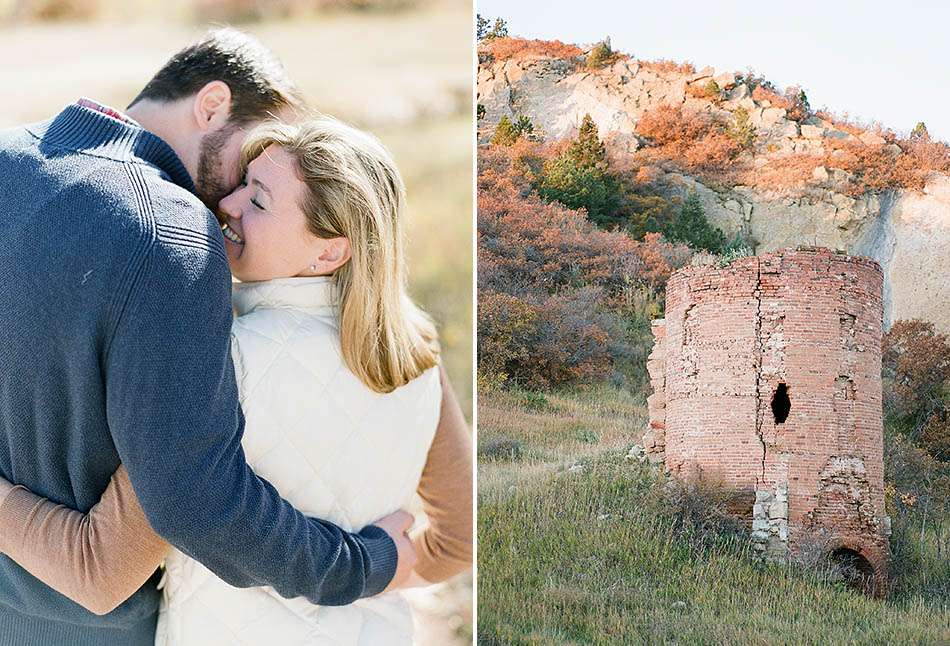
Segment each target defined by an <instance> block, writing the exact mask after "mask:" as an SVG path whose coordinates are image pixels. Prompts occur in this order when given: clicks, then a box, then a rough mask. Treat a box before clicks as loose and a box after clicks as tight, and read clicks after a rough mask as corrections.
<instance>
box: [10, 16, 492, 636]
mask: <svg viewBox="0 0 950 646" xmlns="http://www.w3.org/2000/svg"><path fill="white" fill-rule="evenodd" d="M222 23H227V24H232V25H234V26H236V27H239V28H241V29H244V30H245V31H248V32H250V33H252V34H254V35H255V36H257V37H258V38H259V39H260V40H261V41H262V42H263V43H264V44H265V45H267V46H268V47H269V48H271V49H272V50H273V51H274V52H275V53H276V54H277V55H278V56H279V57H280V58H281V60H282V61H283V63H284V65H285V67H286V68H287V71H288V72H289V73H290V75H291V77H292V78H293V79H294V80H295V81H296V82H297V83H298V84H299V86H300V87H301V88H302V90H303V91H304V94H305V95H306V97H307V99H308V101H309V102H310V104H311V105H312V106H313V107H315V108H317V109H319V110H321V111H323V112H326V113H328V114H332V115H334V116H336V117H339V118H341V119H343V120H345V121H348V122H350V123H352V124H354V125H356V126H359V127H362V128H365V129H367V130H370V131H371V132H373V133H374V134H376V135H377V136H378V137H379V138H380V139H382V141H383V142H384V143H385V144H386V145H387V146H388V147H389V149H390V150H391V151H392V152H393V154H394V156H395V158H396V161H397V163H398V164H399V168H400V170H401V171H402V173H403V176H404V178H405V181H406V185H407V191H408V196H409V213H410V227H409V253H410V272H411V273H410V277H411V288H412V293H413V296H414V297H415V298H416V300H417V301H419V302H420V303H421V304H422V305H423V306H424V307H425V308H426V310H427V311H428V312H429V313H430V314H432V315H433V317H434V318H435V319H436V321H437V322H438V324H439V328H440V333H441V336H442V343H443V350H444V355H443V357H444V362H445V364H446V367H447V369H448V372H449V374H450V376H451V378H452V381H453V384H454V386H455V389H456V391H457V392H458V394H459V398H460V400H461V403H462V409H463V410H464V411H465V414H466V417H467V419H468V420H469V422H471V419H472V418H471V410H472V234H473V233H472V200H473V197H472V168H473V154H474V149H473V136H472V132H473V130H472V42H473V32H472V5H471V3H470V2H466V1H465V0H429V1H426V0H376V1H370V0H271V1H264V2H252V1H249V0H195V1H188V0H0V61H3V62H2V64H0V87H2V88H3V93H4V96H6V97H7V99H6V100H5V101H3V102H2V103H0V128H5V127H8V126H12V125H17V124H20V123H27V122H31V121H39V120H41V119H45V118H47V117H50V116H53V115H54V114H56V113H57V112H59V111H60V110H61V109H62V108H63V107H64V106H65V105H67V104H68V103H71V102H73V101H75V100H76V99H77V98H78V97H80V96H87V97H90V98H93V99H95V100H97V101H100V102H102V103H105V104H107V105H111V106H114V107H117V108H120V109H121V108H124V107H125V106H126V105H128V103H129V101H130V100H131V99H132V98H133V97H134V96H135V95H136V94H137V93H138V91H139V90H140V89H141V88H142V87H143V86H144V84H145V82H146V81H147V80H148V79H149V78H150V77H151V75H152V74H153V73H154V72H156V71H157V70H158V69H159V67H161V65H162V64H163V63H164V62H165V60H166V59H167V58H168V57H169V56H170V55H171V54H172V53H174V52H175V51H177V50H178V49H180V48H181V47H183V46H185V45H186V44H188V43H189V42H190V41H191V40H193V39H194V38H196V37H197V36H198V35H199V34H201V33H202V32H203V31H204V30H205V29H206V28H207V27H209V26H210V25H212V24H222ZM411 596H412V601H413V605H414V608H415V611H416V618H417V620H418V621H417V635H418V642H419V643H422V644H432V645H435V644H439V645H440V646H441V645H451V644H454V643H471V611H472V609H471V603H472V597H471V577H470V576H469V575H463V576H461V577H459V578H458V579H456V580H453V581H450V582H449V583H447V584H444V585H441V586H434V587H433V588H429V589H426V590H421V591H413V593H412V595H411Z"/></svg>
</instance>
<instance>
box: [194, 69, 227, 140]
mask: <svg viewBox="0 0 950 646" xmlns="http://www.w3.org/2000/svg"><path fill="white" fill-rule="evenodd" d="M193 110H194V117H195V122H196V123H197V125H198V129H199V130H201V131H203V132H211V131H214V130H218V129H219V128H222V127H224V124H226V123H227V122H228V119H229V118H230V117H231V88H229V87H228V84H227V83H225V82H224V81H211V82H210V83H207V84H206V85H205V86H204V87H203V88H201V89H200V90H198V94H196V95H195V100H194V104H193Z"/></svg>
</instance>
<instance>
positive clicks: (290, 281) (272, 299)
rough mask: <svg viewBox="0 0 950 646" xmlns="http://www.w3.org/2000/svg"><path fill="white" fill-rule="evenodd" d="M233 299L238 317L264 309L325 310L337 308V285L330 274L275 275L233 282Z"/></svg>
mask: <svg viewBox="0 0 950 646" xmlns="http://www.w3.org/2000/svg"><path fill="white" fill-rule="evenodd" d="M232 288H233V289H232V295H231V301H232V304H233V305H234V309H235V310H236V312H237V315H238V316H243V315H244V314H249V313H250V312H253V311H256V310H261V309H298V310H306V311H313V312H318V311H321V310H322V311H326V312H330V311H333V310H335V309H336V304H337V290H336V284H335V282H334V280H333V278H332V277H330V276H316V277H313V278H275V279H273V280H265V281H261V282H254V283H234V285H233V286H232Z"/></svg>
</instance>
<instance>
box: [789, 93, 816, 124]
mask: <svg viewBox="0 0 950 646" xmlns="http://www.w3.org/2000/svg"><path fill="white" fill-rule="evenodd" d="M785 98H786V100H787V106H786V107H785V113H786V116H787V117H788V118H789V119H791V120H792V121H802V120H803V119H807V118H808V117H809V116H811V106H810V105H809V104H808V95H806V94H805V90H803V89H801V88H800V87H796V86H794V85H793V86H792V87H790V88H788V89H787V90H785Z"/></svg>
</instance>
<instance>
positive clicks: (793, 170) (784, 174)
mask: <svg viewBox="0 0 950 646" xmlns="http://www.w3.org/2000/svg"><path fill="white" fill-rule="evenodd" d="M824 164H825V158H824V155H820V154H813V153H792V154H789V155H782V156H777V157H771V158H769V160H768V163H766V164H765V165H764V166H759V167H758V168H752V169H750V170H749V171H748V172H747V173H746V177H745V178H744V179H743V183H745V184H748V185H749V186H756V187H758V188H762V189H797V188H802V187H803V186H805V185H806V184H808V183H809V182H810V181H811V178H812V173H813V172H814V171H815V168H817V167H818V166H822V165H824Z"/></svg>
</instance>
